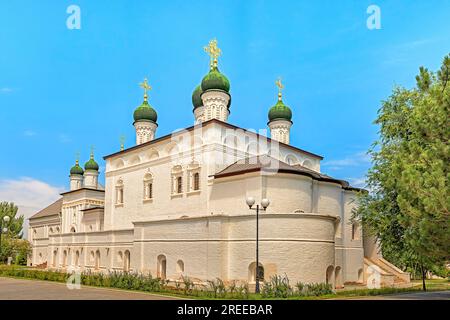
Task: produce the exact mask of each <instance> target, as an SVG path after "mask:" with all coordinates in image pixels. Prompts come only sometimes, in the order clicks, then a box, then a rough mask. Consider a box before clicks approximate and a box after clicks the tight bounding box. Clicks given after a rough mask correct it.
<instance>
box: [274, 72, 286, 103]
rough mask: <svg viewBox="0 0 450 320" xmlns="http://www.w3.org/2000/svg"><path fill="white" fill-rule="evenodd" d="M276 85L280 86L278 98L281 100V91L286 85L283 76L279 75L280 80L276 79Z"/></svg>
mask: <svg viewBox="0 0 450 320" xmlns="http://www.w3.org/2000/svg"><path fill="white" fill-rule="evenodd" d="M275 85H276V86H277V87H278V100H279V101H281V96H282V93H281V91H282V90H283V89H284V85H283V84H282V83H281V77H278V80H277V81H275Z"/></svg>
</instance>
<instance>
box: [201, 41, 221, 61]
mask: <svg viewBox="0 0 450 320" xmlns="http://www.w3.org/2000/svg"><path fill="white" fill-rule="evenodd" d="M203 49H204V50H205V52H206V53H207V54H208V55H209V57H210V62H209V63H210V66H211V69H213V68H216V67H217V58H218V57H220V55H221V54H222V50H221V49H220V48H219V47H218V46H217V39H215V38H214V39H212V40H211V41H209V43H208V45H207V46H205V47H203Z"/></svg>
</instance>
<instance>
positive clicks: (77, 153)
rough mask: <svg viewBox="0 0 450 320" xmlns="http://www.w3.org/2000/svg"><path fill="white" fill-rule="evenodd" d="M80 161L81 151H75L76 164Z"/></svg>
mask: <svg viewBox="0 0 450 320" xmlns="http://www.w3.org/2000/svg"><path fill="white" fill-rule="evenodd" d="M79 162H80V152H78V151H77V152H76V153H75V164H76V165H78V163H79Z"/></svg>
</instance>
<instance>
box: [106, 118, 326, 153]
mask: <svg viewBox="0 0 450 320" xmlns="http://www.w3.org/2000/svg"><path fill="white" fill-rule="evenodd" d="M214 122H215V123H219V124H221V125H223V126H225V127H228V128H232V129H239V130H243V131H244V132H251V133H253V134H255V135H256V136H258V137H259V136H262V135H260V134H258V133H256V132H253V131H249V130H246V129H244V128H241V127H238V126H235V125H232V124H230V123H227V122H223V121H220V120H218V119H215V118H213V119H211V120H208V121H205V122H203V123H201V124H196V125H193V126H190V127H188V128H186V129H184V130H180V131H179V133H180V134H183V133H184V132H185V131H192V130H194V129H196V128H198V127H201V126H205V125H208V124H210V123H214ZM176 134H177V132H175V133H169V134H167V135H165V136H162V137H159V138H156V139H153V140H150V141H148V142H145V143H141V144H138V145H135V146H133V147H130V148H128V149H125V150H121V151H118V152H115V153H112V154H109V155H107V156H104V157H103V159H104V160H106V159H108V158H111V157H114V156H118V155H120V154H126V153H127V152H129V151H132V150H136V149H139V148H144V147H145V146H149V145H152V144H154V143H157V142H160V141H162V140H165V139H171V138H172V137H173V136H174V135H176ZM264 137H265V136H264ZM265 138H266V139H267V140H268V141H271V140H272V139H271V138H270V137H265ZM277 143H279V144H280V145H282V146H284V147H287V148H289V149H292V150H296V151H300V152H303V153H306V154H308V155H310V156H312V157H315V158H318V159H320V160H322V159H323V157H322V156H320V155H318V154H315V153H312V152H309V151H306V150H303V149H300V148H297V147H294V146H291V145H290V144H285V143H282V142H277Z"/></svg>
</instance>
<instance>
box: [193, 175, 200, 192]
mask: <svg viewBox="0 0 450 320" xmlns="http://www.w3.org/2000/svg"><path fill="white" fill-rule="evenodd" d="M194 190H200V173H198V172H196V173H194Z"/></svg>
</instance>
